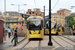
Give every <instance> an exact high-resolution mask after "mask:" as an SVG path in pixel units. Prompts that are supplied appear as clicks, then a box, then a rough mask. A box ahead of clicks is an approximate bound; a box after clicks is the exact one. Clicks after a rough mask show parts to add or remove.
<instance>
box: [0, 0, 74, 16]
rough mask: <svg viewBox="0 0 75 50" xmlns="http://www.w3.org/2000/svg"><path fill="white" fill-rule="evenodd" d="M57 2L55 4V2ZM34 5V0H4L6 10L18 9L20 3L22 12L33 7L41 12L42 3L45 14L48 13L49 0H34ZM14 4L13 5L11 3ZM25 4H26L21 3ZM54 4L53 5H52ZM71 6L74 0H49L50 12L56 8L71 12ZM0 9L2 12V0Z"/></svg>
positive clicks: (72, 10)
mask: <svg viewBox="0 0 75 50" xmlns="http://www.w3.org/2000/svg"><path fill="white" fill-rule="evenodd" d="M57 1H58V3H57V4H56V2H57ZM35 2H36V6H35V3H34V0H6V11H18V6H17V5H20V12H22V13H24V10H25V12H26V11H27V10H28V9H34V8H40V10H41V11H42V12H43V11H44V10H43V9H44V5H45V7H46V12H45V15H48V14H49V0H35ZM11 4H15V5H11ZM23 4H27V5H25V6H24V5H23ZM55 4H56V6H55V7H54V5H55ZM71 6H75V0H51V9H52V11H51V12H52V13H56V12H57V10H60V8H62V9H64V8H65V9H69V10H71V13H73V12H75V8H73V9H70V8H71ZM53 7H54V8H53ZM0 11H1V12H4V0H0Z"/></svg>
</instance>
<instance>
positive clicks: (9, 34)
mask: <svg viewBox="0 0 75 50" xmlns="http://www.w3.org/2000/svg"><path fill="white" fill-rule="evenodd" d="M8 36H9V38H10V36H11V29H10V27H8Z"/></svg>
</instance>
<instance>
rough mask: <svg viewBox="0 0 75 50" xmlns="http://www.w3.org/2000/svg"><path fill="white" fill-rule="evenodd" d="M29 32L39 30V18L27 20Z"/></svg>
mask: <svg viewBox="0 0 75 50" xmlns="http://www.w3.org/2000/svg"><path fill="white" fill-rule="evenodd" d="M29 30H41V19H40V18H36V19H34V18H31V19H29Z"/></svg>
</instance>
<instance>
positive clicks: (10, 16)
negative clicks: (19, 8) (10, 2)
mask: <svg viewBox="0 0 75 50" xmlns="http://www.w3.org/2000/svg"><path fill="white" fill-rule="evenodd" d="M2 15H3V17H4V18H5V15H6V20H5V21H6V25H5V26H6V28H8V27H11V28H16V27H18V28H20V26H21V23H19V24H18V22H20V21H23V18H22V16H21V15H20V13H18V12H13V11H12V12H4V13H3V14H2ZM20 29H21V28H20Z"/></svg>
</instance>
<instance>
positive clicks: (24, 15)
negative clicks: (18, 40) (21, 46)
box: [21, 9, 25, 29]
mask: <svg viewBox="0 0 75 50" xmlns="http://www.w3.org/2000/svg"><path fill="white" fill-rule="evenodd" d="M21 11H24V29H25V10H24V9H22V10H21Z"/></svg>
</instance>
